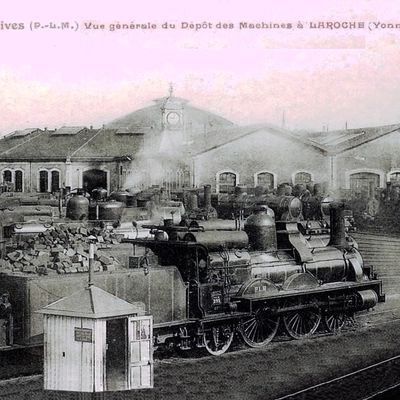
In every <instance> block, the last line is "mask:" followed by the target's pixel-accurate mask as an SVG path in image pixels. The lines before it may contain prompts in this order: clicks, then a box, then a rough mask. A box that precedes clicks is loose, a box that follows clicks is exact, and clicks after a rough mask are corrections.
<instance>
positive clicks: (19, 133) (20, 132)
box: [5, 128, 41, 138]
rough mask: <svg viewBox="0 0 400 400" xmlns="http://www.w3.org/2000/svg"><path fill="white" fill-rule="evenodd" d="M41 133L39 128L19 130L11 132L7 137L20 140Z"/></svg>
mask: <svg viewBox="0 0 400 400" xmlns="http://www.w3.org/2000/svg"><path fill="white" fill-rule="evenodd" d="M37 131H41V129H39V128H25V129H19V130H16V131H14V132H11V133H9V134H7V135H6V136H5V137H6V138H20V137H25V136H28V135H30V134H31V133H34V132H37Z"/></svg>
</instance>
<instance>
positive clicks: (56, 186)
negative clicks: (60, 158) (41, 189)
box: [50, 171, 60, 193]
mask: <svg viewBox="0 0 400 400" xmlns="http://www.w3.org/2000/svg"><path fill="white" fill-rule="evenodd" d="M50 189H51V192H52V193H54V192H58V191H59V190H60V172H59V171H51V186H50Z"/></svg>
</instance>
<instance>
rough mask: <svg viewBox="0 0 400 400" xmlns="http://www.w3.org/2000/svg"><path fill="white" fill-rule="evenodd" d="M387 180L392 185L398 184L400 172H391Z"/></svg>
mask: <svg viewBox="0 0 400 400" xmlns="http://www.w3.org/2000/svg"><path fill="white" fill-rule="evenodd" d="M389 179H390V182H392V183H400V172H392V173H391V174H390V175H389Z"/></svg>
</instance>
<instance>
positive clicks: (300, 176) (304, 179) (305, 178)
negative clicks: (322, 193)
mask: <svg viewBox="0 0 400 400" xmlns="http://www.w3.org/2000/svg"><path fill="white" fill-rule="evenodd" d="M310 182H312V176H311V174H310V173H309V172H304V171H300V172H297V173H296V174H295V176H294V182H293V183H294V184H295V185H297V184H300V183H303V184H307V183H310Z"/></svg>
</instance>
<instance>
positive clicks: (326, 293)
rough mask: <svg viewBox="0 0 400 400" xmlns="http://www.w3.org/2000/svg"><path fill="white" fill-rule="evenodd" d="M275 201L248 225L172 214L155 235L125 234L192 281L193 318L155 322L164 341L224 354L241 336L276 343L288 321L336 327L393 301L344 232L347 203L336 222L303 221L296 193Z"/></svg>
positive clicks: (293, 333)
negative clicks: (184, 222)
mask: <svg viewBox="0 0 400 400" xmlns="http://www.w3.org/2000/svg"><path fill="white" fill-rule="evenodd" d="M271 207H272V208H270V207H268V206H266V205H258V206H257V207H256V208H255V209H254V211H253V214H252V215H250V216H249V217H248V218H247V220H246V222H245V224H244V230H243V231H241V230H234V229H235V228H233V229H231V230H216V229H217V228H216V226H215V223H214V226H213V227H212V228H211V229H213V230H207V222H208V221H205V222H204V225H205V227H202V226H201V222H199V223H197V224H191V225H190V226H189V227H187V226H176V225H174V224H173V223H172V221H170V220H165V221H164V225H162V226H161V225H160V226H157V225H153V226H148V228H150V229H152V232H153V233H154V235H155V237H154V239H136V240H135V239H133V240H132V239H127V240H126V242H129V243H132V244H133V245H134V246H135V247H136V246H144V247H146V248H147V249H149V250H151V251H152V252H153V253H154V254H155V255H156V256H157V257H158V266H157V267H158V268H169V267H171V266H174V267H176V268H177V269H178V271H179V273H180V275H181V277H182V280H183V281H184V282H186V284H187V288H188V291H187V296H186V302H187V318H185V319H183V320H179V321H173V322H171V323H169V324H168V325H165V324H164V325H163V324H157V323H156V324H155V325H154V328H155V337H156V339H157V341H158V342H160V343H161V342H164V343H167V344H168V345H171V346H176V347H178V348H180V349H181V350H187V349H190V348H193V347H200V348H201V347H203V348H205V349H206V350H207V351H208V352H209V353H210V354H212V355H220V354H222V353H224V352H225V351H227V350H228V349H229V347H230V345H231V344H232V341H233V339H234V336H235V333H239V334H240V335H241V337H242V338H243V340H244V342H245V343H246V344H247V345H249V346H250V347H262V346H265V345H266V344H268V343H269V342H270V341H271V340H272V339H273V338H274V336H275V334H276V333H277V331H278V327H279V326H280V325H281V324H282V326H283V327H284V328H285V330H286V332H287V334H288V335H289V336H290V337H292V338H294V339H301V338H305V337H309V336H311V335H312V334H313V333H315V332H316V330H317V329H318V327H319V326H320V325H323V326H324V328H325V329H326V330H327V331H329V332H333V333H336V332H339V331H340V330H341V329H342V328H343V326H344V325H345V322H346V320H347V318H348V317H349V316H353V314H354V313H355V312H356V311H360V310H365V309H370V308H372V307H374V306H375V305H376V304H377V303H378V302H383V301H384V300H385V296H384V294H382V283H381V281H380V280H378V279H377V278H376V276H375V275H374V273H373V270H372V267H367V266H365V265H364V264H363V260H362V257H361V255H360V253H359V252H358V250H357V248H356V247H357V246H356V244H355V242H353V241H352V239H351V238H350V237H349V236H348V235H347V234H346V227H345V218H344V207H343V205H341V204H331V205H330V220H329V223H327V222H326V221H323V220H322V221H300V222H298V220H299V215H300V214H301V202H300V201H299V199H297V198H295V197H290V196H278V197H276V198H275V201H274V202H271ZM224 229H226V228H224ZM148 264H149V263H148V262H147V261H146V259H145V258H143V257H142V259H141V261H140V262H139V263H138V265H139V266H140V265H141V266H143V267H144V268H145V270H147V272H148V269H149V265H148ZM162 290H163V288H160V291H162Z"/></svg>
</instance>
